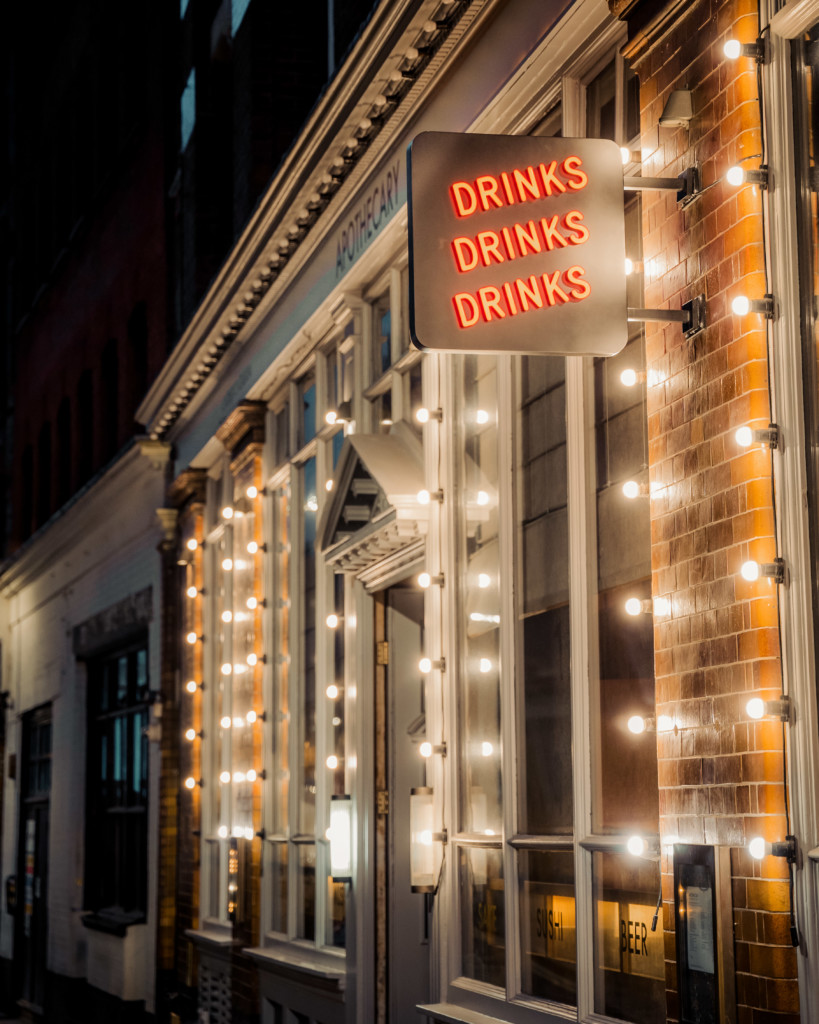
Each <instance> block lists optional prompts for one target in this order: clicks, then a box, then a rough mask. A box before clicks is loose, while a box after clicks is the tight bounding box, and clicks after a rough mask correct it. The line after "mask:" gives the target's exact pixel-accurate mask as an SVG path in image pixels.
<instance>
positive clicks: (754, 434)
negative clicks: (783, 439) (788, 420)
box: [734, 423, 779, 448]
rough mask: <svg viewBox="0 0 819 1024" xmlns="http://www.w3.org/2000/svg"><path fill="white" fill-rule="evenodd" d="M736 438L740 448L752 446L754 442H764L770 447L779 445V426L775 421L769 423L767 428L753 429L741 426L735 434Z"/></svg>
mask: <svg viewBox="0 0 819 1024" xmlns="http://www.w3.org/2000/svg"><path fill="white" fill-rule="evenodd" d="M734 439H735V440H736V443H737V444H738V445H739V446H740V448H750V447H751V445H752V444H764V445H767V446H768V447H769V448H778V447H779V427H778V426H777V425H776V424H775V423H769V424H768V427H767V429H766V430H752V429H751V428H750V427H740V428H739V430H737V432H736V434H734Z"/></svg>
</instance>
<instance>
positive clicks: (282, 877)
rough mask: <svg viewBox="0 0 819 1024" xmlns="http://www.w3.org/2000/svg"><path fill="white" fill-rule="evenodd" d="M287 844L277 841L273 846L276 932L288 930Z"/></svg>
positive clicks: (274, 919) (273, 925) (273, 922)
mask: <svg viewBox="0 0 819 1024" xmlns="http://www.w3.org/2000/svg"><path fill="white" fill-rule="evenodd" d="M287 852H288V851H287V844H286V843H277V844H276V845H275V846H274V847H273V860H272V869H271V870H272V887H273V918H272V921H271V928H272V929H273V931H274V932H282V933H286V932H287Z"/></svg>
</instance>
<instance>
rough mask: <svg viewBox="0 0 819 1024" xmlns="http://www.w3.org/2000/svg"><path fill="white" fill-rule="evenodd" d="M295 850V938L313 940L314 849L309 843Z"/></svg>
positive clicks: (314, 913)
mask: <svg viewBox="0 0 819 1024" xmlns="http://www.w3.org/2000/svg"><path fill="white" fill-rule="evenodd" d="M296 849H297V850H298V871H299V880H298V908H297V920H296V937H297V938H299V939H310V940H313V939H315V937H316V848H315V846H313V845H312V843H310V844H305V845H300V846H297V847H296Z"/></svg>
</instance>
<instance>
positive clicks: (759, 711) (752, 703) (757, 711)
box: [745, 697, 765, 721]
mask: <svg viewBox="0 0 819 1024" xmlns="http://www.w3.org/2000/svg"><path fill="white" fill-rule="evenodd" d="M745 711H746V712H747V715H748V717H749V718H753V719H756V720H757V721H758V720H759V719H760V718H763V717H764V715H765V701H764V700H762V698H761V697H751V699H750V700H749V701H748V703H747V704H746V705H745Z"/></svg>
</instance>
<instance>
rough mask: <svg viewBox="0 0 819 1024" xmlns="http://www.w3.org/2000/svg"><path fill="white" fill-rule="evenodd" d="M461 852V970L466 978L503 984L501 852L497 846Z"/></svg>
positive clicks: (504, 966)
mask: <svg viewBox="0 0 819 1024" xmlns="http://www.w3.org/2000/svg"><path fill="white" fill-rule="evenodd" d="M459 852H460V865H459V867H460V892H461V928H462V933H461V955H462V958H463V960H462V965H461V970H462V971H463V973H464V975H465V976H466V977H467V978H474V979H475V980H476V981H485V982H487V983H488V984H490V985H499V986H503V985H505V984H506V922H505V918H504V913H505V900H504V891H503V855H502V852H501V851H500V850H494V849H493V850H482V849H478V850H476V849H464V848H461V850H460V851H459Z"/></svg>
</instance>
